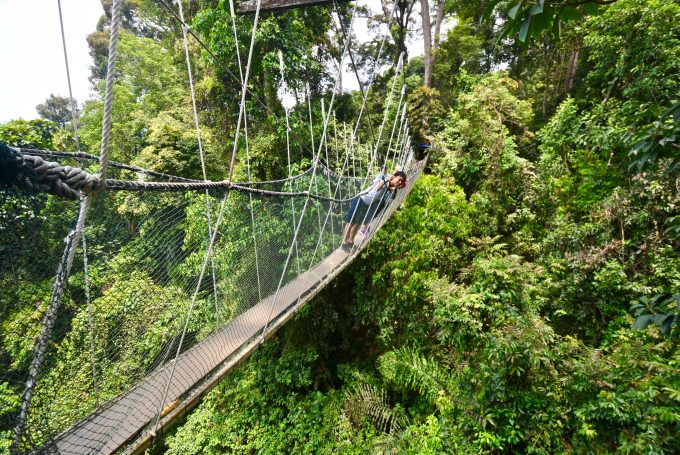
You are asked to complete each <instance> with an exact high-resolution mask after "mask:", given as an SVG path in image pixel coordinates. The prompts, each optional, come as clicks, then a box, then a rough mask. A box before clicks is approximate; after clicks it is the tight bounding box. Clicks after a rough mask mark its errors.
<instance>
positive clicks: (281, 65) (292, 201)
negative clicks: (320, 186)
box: [231, 0, 300, 275]
mask: <svg viewBox="0 0 680 455" xmlns="http://www.w3.org/2000/svg"><path fill="white" fill-rule="evenodd" d="M231 1H233V0H231ZM285 69H286V66H285V62H284V61H283V52H281V51H280V50H279V71H280V72H281V87H282V88H283V89H284V93H285V87H286V76H285ZM283 111H284V112H285V114H286V156H287V157H288V178H289V179H290V177H291V176H292V168H291V162H290V120H289V118H288V117H289V113H288V108H287V107H285V106H284V108H283ZM288 186H289V190H290V191H291V192H292V191H293V181H292V180H289V181H288ZM290 209H291V214H292V218H293V231H294V230H295V199H294V198H290ZM295 258H296V261H295V265H296V266H297V273H298V275H299V274H300V253H299V251H298V244H297V241H296V242H295Z"/></svg>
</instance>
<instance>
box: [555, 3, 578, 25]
mask: <svg viewBox="0 0 680 455" xmlns="http://www.w3.org/2000/svg"><path fill="white" fill-rule="evenodd" d="M559 14H560V18H561V19H562V20H563V21H564V22H568V21H575V20H578V19H581V16H582V14H581V13H580V12H579V11H578V10H577V9H576V8H573V7H571V6H565V7H564V8H562V9H561V10H560V13H559Z"/></svg>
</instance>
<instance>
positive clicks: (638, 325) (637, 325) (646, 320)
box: [633, 314, 655, 330]
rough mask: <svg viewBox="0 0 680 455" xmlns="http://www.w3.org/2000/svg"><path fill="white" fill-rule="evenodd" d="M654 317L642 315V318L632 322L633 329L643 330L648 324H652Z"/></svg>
mask: <svg viewBox="0 0 680 455" xmlns="http://www.w3.org/2000/svg"><path fill="white" fill-rule="evenodd" d="M654 316H655V315H654V314H643V315H642V316H640V317H638V318H637V319H636V320H635V322H633V328H634V329H638V330H644V329H645V328H647V326H648V325H649V324H651V323H652V320H653V319H654Z"/></svg>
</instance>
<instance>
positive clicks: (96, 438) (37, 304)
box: [0, 0, 425, 454]
mask: <svg viewBox="0 0 680 455" xmlns="http://www.w3.org/2000/svg"><path fill="white" fill-rule="evenodd" d="M121 3H122V0H113V2H112V7H111V24H110V44H109V56H108V58H109V61H108V67H107V68H108V71H107V77H106V81H105V82H106V90H105V95H104V99H103V107H102V136H101V137H102V140H101V147H100V150H99V154H98V155H92V154H89V153H86V152H84V151H83V150H81V149H80V144H79V142H78V130H77V122H73V125H72V126H73V128H74V136H75V138H76V141H75V142H76V147H75V148H76V149H75V150H71V151H53V150H36V149H28V148H23V147H20V145H21V144H2V143H0V208H1V209H2V210H0V304H2V307H3V311H5V313H3V316H2V318H3V319H2V320H0V328H1V329H2V332H0V334H2V336H3V337H4V338H5V339H11V340H21V341H20V342H18V343H17V345H16V346H11V347H10V348H9V349H6V351H7V352H3V353H2V355H3V362H4V363H3V364H4V365H7V369H8V371H6V372H3V373H0V374H2V376H1V377H0V385H2V386H3V387H5V386H6V385H7V384H9V385H10V387H13V388H14V389H16V390H19V389H21V390H22V391H23V392H22V398H21V406H20V410H19V411H18V412H16V415H13V416H12V419H14V420H13V422H12V423H11V425H12V428H13V430H14V436H13V442H14V443H13V445H12V448H11V450H12V452H13V453H60V454H84V453H87V454H95V453H96V454H110V453H119V452H124V453H132V452H140V451H142V450H143V449H145V448H146V447H149V446H150V445H151V444H152V443H153V442H154V440H155V439H156V438H157V437H158V436H159V435H160V434H161V433H162V432H163V431H165V430H167V429H168V428H170V427H171V426H172V425H173V424H174V423H175V422H177V421H178V420H179V419H181V418H182V417H183V416H184V415H186V413H187V412H188V411H189V410H191V409H192V408H193V407H194V406H195V405H196V404H197V403H199V401H200V399H201V398H202V397H203V396H204V395H205V394H206V393H207V392H208V391H210V390H211V389H212V388H213V387H214V386H215V385H216V384H217V383H218V382H219V381H220V379H221V378H223V377H224V376H225V375H226V374H227V373H228V372H229V371H230V370H231V369H233V368H234V367H235V366H236V365H238V364H239V362H241V361H243V360H244V359H245V358H246V357H247V356H248V355H249V354H250V353H251V352H252V351H253V350H254V349H256V347H257V346H258V345H259V344H261V343H262V342H264V341H265V340H266V339H267V338H268V337H269V336H271V335H272V334H273V333H275V331H276V330H277V329H279V328H280V327H281V326H283V324H285V322H286V321H287V320H288V319H289V318H290V317H292V316H293V315H294V314H295V313H296V311H297V310H298V309H300V308H301V307H302V306H303V305H304V304H305V303H307V302H308V301H309V300H310V299H312V298H313V297H314V296H315V295H316V294H318V293H319V292H320V291H321V290H322V289H323V288H324V287H325V286H326V285H327V284H328V283H329V282H330V281H331V280H333V278H334V277H335V276H336V275H338V274H339V273H340V272H341V271H342V270H343V269H344V268H345V267H347V266H348V265H349V264H350V263H351V262H352V260H353V259H354V258H356V257H357V255H359V254H360V253H361V251H362V250H363V249H364V248H365V246H366V245H367V244H368V242H369V241H370V240H371V238H372V236H373V235H376V233H377V232H378V231H379V230H380V229H381V227H382V226H383V225H384V223H385V222H386V221H387V220H388V219H389V218H390V217H391V216H392V214H393V213H394V212H395V210H397V208H398V207H399V206H400V205H401V204H402V202H403V201H404V199H405V198H406V197H407V196H408V194H409V193H410V191H411V190H412V188H413V186H414V184H415V182H416V181H417V179H418V177H419V176H420V174H421V172H422V170H423V168H424V165H425V159H420V160H419V159H417V158H416V152H415V150H414V149H413V147H412V146H411V137H412V134H411V131H410V129H409V126H408V119H407V117H408V116H407V102H406V99H407V96H406V91H407V87H406V82H405V78H404V74H403V72H404V68H403V67H404V61H403V59H404V55H403V54H402V55H400V56H399V57H398V59H396V61H395V62H394V66H393V67H392V68H390V69H389V71H390V73H386V74H388V75H390V77H389V78H387V80H388V81H389V82H387V84H386V86H385V87H384V88H383V90H385V96H384V97H381V99H380V101H379V103H380V106H371V103H368V100H369V94H370V93H371V90H372V85H373V81H374V78H375V75H376V74H378V73H379V68H378V65H379V64H381V63H380V62H384V61H385V56H384V55H383V52H384V49H385V42H386V40H387V39H388V38H387V36H388V35H389V34H388V35H385V36H384V37H383V38H382V41H381V43H380V46H379V47H378V54H377V55H376V56H375V57H376V58H375V59H374V63H373V65H374V66H373V68H372V71H369V80H368V81H361V80H360V78H359V71H358V69H357V68H356V67H354V62H355V58H353V57H352V55H351V54H352V47H351V46H350V41H351V40H352V37H353V36H354V35H353V33H352V27H353V24H354V17H355V16H356V13H357V6H356V4H354V6H353V7H352V8H353V9H352V11H351V16H350V18H351V20H350V21H349V23H348V24H346V30H343V33H342V35H339V36H340V37H342V38H344V41H343V43H342V47H341V50H342V53H341V58H340V60H339V62H340V65H339V66H338V69H337V74H336V75H335V76H334V81H327V82H334V84H333V86H332V88H330V89H328V90H327V91H326V92H324V91H323V89H320V92H319V93H317V94H315V95H314V96H312V94H311V92H310V89H309V86H308V85H306V84H299V83H297V84H291V85H290V86H289V85H288V83H287V81H285V78H284V74H285V71H284V69H285V59H284V57H283V55H282V54H280V66H281V86H280V88H279V89H280V91H279V93H283V94H284V95H286V94H287V95H286V96H284V97H288V98H291V99H293V98H294V99H296V100H298V101H297V105H296V106H293V107H289V108H286V107H283V106H282V105H281V106H279V108H278V109H276V110H271V111H270V112H269V113H268V116H269V119H268V121H270V122H271V123H272V124H276V125H277V126H279V127H281V131H285V141H284V140H283V138H282V140H281V144H283V143H285V147H283V145H282V146H281V150H280V151H279V152H276V153H277V154H279V155H280V156H278V157H277V158H276V159H277V160H278V162H283V163H286V164H287V166H286V165H284V166H283V169H278V174H285V175H282V176H281V178H280V179H278V180H267V181H258V180H256V179H254V178H253V175H252V172H251V156H250V150H249V146H248V144H249V139H248V129H247V127H246V119H247V118H248V113H247V112H246V106H247V105H248V103H247V101H248V100H249V99H250V98H252V97H253V95H252V94H251V93H250V91H249V90H248V86H249V85H248V78H249V74H250V66H251V63H252V61H253V58H257V56H256V57H254V56H253V52H252V50H253V48H254V43H255V40H256V31H257V25H258V17H259V13H260V9H261V0H255V1H253V2H250V3H249V5H250V6H248V8H250V9H249V11H251V13H254V14H253V18H252V22H253V26H252V32H251V41H250V47H249V48H248V53H247V55H240V53H239V49H240V48H239V46H238V44H237V46H236V48H235V53H236V57H237V59H236V60H237V61H238V62H239V65H241V62H242V63H243V65H242V67H241V68H240V73H239V74H238V75H233V74H232V76H233V77H234V78H235V82H236V83H237V84H238V86H239V87H240V88H241V100H240V104H239V113H238V121H237V122H236V124H235V126H234V131H233V133H234V137H233V141H232V142H230V145H229V148H231V154H230V155H229V158H228V160H227V162H226V163H224V172H223V175H220V176H219V179H218V180H215V179H213V180H211V179H209V178H208V174H207V173H206V158H205V153H204V144H203V142H202V136H201V121H200V120H201V115H200V113H199V112H198V111H197V108H196V99H195V95H194V86H193V77H192V70H191V61H190V52H189V38H191V37H193V38H194V39H195V40H196V41H197V43H198V44H199V45H201V46H204V44H203V42H202V41H201V39H200V37H198V36H197V35H196V34H195V33H194V32H193V31H192V30H191V28H190V27H189V26H188V25H187V24H186V23H185V21H184V15H183V11H182V2H178V3H177V5H176V7H175V6H173V5H171V4H170V3H169V2H166V1H164V0H162V1H161V2H160V5H161V6H164V7H165V8H166V9H167V10H168V11H169V13H171V15H172V17H173V18H174V19H176V20H177V22H178V24H179V25H180V26H181V28H182V31H183V40H184V46H185V51H186V52H185V54H186V59H187V62H186V63H187V65H186V66H187V71H188V82H189V87H188V89H189V93H190V95H191V96H190V98H189V97H187V98H188V99H190V100H191V108H192V109H191V112H192V113H193V119H188V121H189V122H190V123H191V124H193V125H195V129H196V138H197V150H196V154H197V155H198V157H199V158H200V164H201V167H200V172H197V173H198V174H199V175H192V176H187V175H184V176H177V175H173V174H168V173H164V172H159V171H158V170H153V169H147V168H142V167H139V166H136V165H134V164H133V163H130V162H117V161H114V160H113V159H110V157H111V156H114V157H115V156H125V153H122V151H117V150H116V149H115V146H112V145H111V139H110V138H111V130H112V129H114V131H115V128H116V125H115V123H114V122H112V115H111V111H112V103H113V95H114V90H113V87H114V85H115V83H116V71H115V62H116V46H117V35H118V28H119V25H120V14H121ZM269 3H270V4H271V5H272V6H271V7H272V8H280V7H281V5H282V4H283V3H285V2H283V3H282V2H281V1H278V0H277V1H274V2H271V1H270V2H269ZM297 3H300V4H312V3H314V4H315V3H319V2H316V1H311V0H310V1H307V0H300V1H298V2H297ZM296 5H297V4H296ZM231 6H232V12H233V11H234V10H233V5H231ZM284 6H285V5H284ZM294 6H295V5H294ZM396 7H397V5H396V4H395V5H393V6H392V14H391V15H390V16H389V19H388V25H389V24H390V23H392V21H393V19H394V11H395V9H396ZM244 8H245V7H244ZM244 11H245V9H244ZM234 14H235V13H234ZM338 14H339V13H338ZM60 17H61V15H60ZM232 27H233V33H234V39H235V40H236V35H237V33H236V26H235V23H234V22H233V21H232ZM206 51H207V52H210V50H209V49H208V48H206ZM64 52H65V55H66V49H64ZM348 56H349V57H352V58H350V59H349V61H351V63H352V67H351V68H346V69H345V68H344V65H345V64H346V60H347V57H348ZM213 57H215V56H214V55H213ZM236 60H235V61H236ZM66 67H67V71H68V65H66ZM349 70H353V72H354V74H355V75H356V76H357V82H358V86H359V89H360V90H359V91H358V92H357V93H358V94H360V95H361V96H360V99H359V102H357V108H358V114H357V115H356V116H355V118H353V119H352V120H351V121H350V120H346V121H338V120H337V119H336V113H335V101H336V95H337V94H338V93H339V92H341V89H340V86H341V84H340V81H341V78H342V73H343V71H349ZM69 80H70V79H69ZM298 82H299V81H298ZM305 85H306V89H302V90H298V89H295V88H292V87H293V86H294V87H301V86H302V87H305ZM292 95H294V96H292ZM300 100H301V101H300ZM255 101H258V100H255ZM374 103H375V102H374ZM261 104H262V103H261ZM282 104H283V103H282ZM263 105H264V104H263ZM319 107H320V112H321V114H320V115H319V114H318V112H319ZM376 108H377V109H376ZM371 109H375V110H378V111H379V114H378V115H377V118H375V119H374V118H373V117H371ZM313 112H316V113H317V114H315V115H313ZM303 114H304V115H303ZM374 114H375V113H374ZM292 115H295V116H296V122H291V121H290V118H289V117H291V116H292ZM75 117H76V113H75V112H74V118H75ZM305 117H307V118H308V124H306V125H305V124H303V123H302V122H301V121H300V119H301V118H305ZM315 117H316V118H315ZM292 124H293V125H294V126H291V125H292ZM302 136H304V140H301V139H300V138H301V137H302ZM303 144H304V145H303ZM310 145H311V147H309V146H310ZM293 148H295V150H296V154H291V149H293ZM297 150H299V152H297ZM117 152H120V153H118V154H117ZM296 160H297V161H296ZM286 170H287V172H285V171H286ZM395 171H402V172H404V173H405V174H406V175H407V178H408V184H407V185H406V186H405V187H403V188H396V186H398V183H396V182H397V179H395V180H394V182H393V184H391V183H389V176H388V173H393V172H395ZM235 176H240V177H235ZM239 179H240V180H239ZM385 185H387V187H388V189H387V190H384V191H377V190H379V189H380V188H383V187H384V186H385ZM371 190H373V191H372V193H371V194H373V195H376V194H377V196H375V197H367V198H364V199H365V200H366V199H369V200H372V202H371V203H370V204H368V206H360V207H361V209H360V210H355V203H356V201H358V200H359V199H360V198H362V197H363V196H367V193H368V192H369V191H371ZM348 225H352V226H355V227H357V228H358V227H359V226H363V228H364V229H362V232H363V233H359V234H358V235H357V236H356V237H355V238H354V244H353V247H351V248H350V247H348V245H347V244H343V242H346V241H347V240H348V239H349V238H350V237H351V236H348V235H346V229H347V226H348ZM3 390H4V389H3ZM3 393H4V392H3ZM0 430H6V428H0ZM0 442H1V441H0Z"/></svg>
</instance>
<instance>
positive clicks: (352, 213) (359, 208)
mask: <svg viewBox="0 0 680 455" xmlns="http://www.w3.org/2000/svg"><path fill="white" fill-rule="evenodd" d="M367 212H368V204H366V203H365V202H364V201H362V200H361V198H360V197H355V198H354V199H352V200H351V201H350V203H349V210H348V211H347V215H345V223H350V224H361V223H362V222H363V221H364V218H365V217H366V213H367ZM369 221H370V220H368V219H367V220H366V222H367V223H368V222H369Z"/></svg>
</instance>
